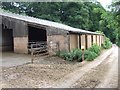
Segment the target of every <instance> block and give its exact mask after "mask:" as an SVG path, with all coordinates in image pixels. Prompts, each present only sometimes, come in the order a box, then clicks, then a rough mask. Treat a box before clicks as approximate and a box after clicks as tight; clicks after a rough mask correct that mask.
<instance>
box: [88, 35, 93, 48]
mask: <svg viewBox="0 0 120 90" xmlns="http://www.w3.org/2000/svg"><path fill="white" fill-rule="evenodd" d="M91 46H92V39H91V35H88V34H87V48H89V47H91Z"/></svg>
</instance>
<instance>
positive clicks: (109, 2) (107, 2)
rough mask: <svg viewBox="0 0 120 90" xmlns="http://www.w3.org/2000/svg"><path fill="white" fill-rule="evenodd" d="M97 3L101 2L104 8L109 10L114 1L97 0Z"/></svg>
mask: <svg viewBox="0 0 120 90" xmlns="http://www.w3.org/2000/svg"><path fill="white" fill-rule="evenodd" d="M97 1H98V2H100V3H101V4H102V6H103V7H104V8H106V9H107V6H108V5H110V4H111V3H112V0H97Z"/></svg>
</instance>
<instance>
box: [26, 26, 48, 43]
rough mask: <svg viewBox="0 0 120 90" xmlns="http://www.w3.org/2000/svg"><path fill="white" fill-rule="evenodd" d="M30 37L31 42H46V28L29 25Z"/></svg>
mask: <svg viewBox="0 0 120 90" xmlns="http://www.w3.org/2000/svg"><path fill="white" fill-rule="evenodd" d="M28 30H29V31H28V32H29V34H28V39H29V42H46V41H47V35H46V30H45V29H42V28H36V27H32V26H28Z"/></svg>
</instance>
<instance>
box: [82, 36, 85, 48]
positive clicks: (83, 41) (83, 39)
mask: <svg viewBox="0 0 120 90" xmlns="http://www.w3.org/2000/svg"><path fill="white" fill-rule="evenodd" d="M82 46H84V47H85V49H86V39H85V35H81V47H82Z"/></svg>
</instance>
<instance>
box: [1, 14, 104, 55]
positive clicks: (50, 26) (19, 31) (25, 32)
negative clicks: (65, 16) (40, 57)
mask: <svg viewBox="0 0 120 90" xmlns="http://www.w3.org/2000/svg"><path fill="white" fill-rule="evenodd" d="M0 20H1V22H0V26H1V27H0V28H1V30H0V40H1V43H0V48H1V49H2V51H14V52H15V53H28V43H29V42H49V43H48V44H50V42H58V43H59V49H60V50H67V51H70V50H72V49H74V48H81V47H83V46H84V47H85V49H87V48H89V47H91V46H92V44H94V43H96V44H98V45H99V46H101V44H102V43H103V41H104V36H103V35H102V34H99V33H95V32H90V31H85V30H82V29H77V28H73V27H70V26H67V25H64V24H60V23H56V22H52V21H48V20H43V19H37V18H33V17H29V16H23V15H18V14H13V13H5V12H0Z"/></svg>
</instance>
